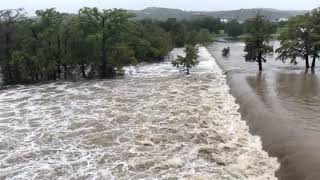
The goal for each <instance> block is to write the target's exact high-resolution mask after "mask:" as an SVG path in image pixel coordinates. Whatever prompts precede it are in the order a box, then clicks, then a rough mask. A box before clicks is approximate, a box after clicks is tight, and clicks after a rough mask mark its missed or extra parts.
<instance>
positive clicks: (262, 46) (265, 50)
mask: <svg viewBox="0 0 320 180" xmlns="http://www.w3.org/2000/svg"><path fill="white" fill-rule="evenodd" d="M246 24H247V30H248V37H247V38H246V40H245V48H244V51H245V52H246V55H245V56H244V57H245V60H246V61H248V62H258V64H259V71H262V62H266V61H267V59H266V56H267V55H268V54H270V53H273V47H272V46H270V45H269V39H270V37H271V34H272V32H273V30H272V28H271V27H272V24H271V23H270V21H268V20H266V19H264V18H263V16H261V15H260V14H259V13H258V14H257V15H256V16H255V17H254V18H252V19H249V20H247V22H246Z"/></svg>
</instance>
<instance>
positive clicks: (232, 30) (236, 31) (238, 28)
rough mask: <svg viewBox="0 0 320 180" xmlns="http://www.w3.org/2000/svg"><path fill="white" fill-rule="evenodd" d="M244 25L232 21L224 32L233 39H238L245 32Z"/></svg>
mask: <svg viewBox="0 0 320 180" xmlns="http://www.w3.org/2000/svg"><path fill="white" fill-rule="evenodd" d="M243 29H244V28H243V25H242V24H240V23H239V22H238V21H237V20H232V21H230V22H228V23H227V24H226V25H225V29H224V31H225V32H226V33H227V34H228V35H229V36H231V37H233V38H236V37H238V36H240V35H241V34H242V33H243V32H244V30H243Z"/></svg>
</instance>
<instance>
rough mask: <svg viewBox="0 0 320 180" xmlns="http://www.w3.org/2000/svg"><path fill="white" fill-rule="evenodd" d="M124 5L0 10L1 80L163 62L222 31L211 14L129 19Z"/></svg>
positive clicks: (96, 73)
mask: <svg viewBox="0 0 320 180" xmlns="http://www.w3.org/2000/svg"><path fill="white" fill-rule="evenodd" d="M133 17H134V14H131V13H129V12H127V11H126V10H122V9H104V10H99V9H98V8H87V7H86V8H82V9H80V10H79V11H78V14H67V13H61V12H59V11H57V10H56V9H54V8H51V9H46V10H38V11H36V17H27V14H26V12H25V11H24V10H23V9H11V10H0V70H1V74H2V76H3V77H2V78H3V81H4V83H5V84H18V83H36V82H40V81H52V80H59V79H74V78H77V77H82V78H96V77H100V78H110V77H113V76H115V75H117V74H123V70H122V68H123V67H124V66H125V65H135V64H137V63H139V62H142V61H146V62H153V61H161V60H162V59H163V58H164V57H165V56H166V55H167V54H168V52H169V51H170V50H172V48H174V47H182V46H185V45H186V44H191V45H195V44H198V43H206V42H210V41H211V40H212V39H211V37H212V36H211V34H212V33H215V32H218V31H219V30H220V29H221V22H220V20H219V19H215V18H203V19H200V20H198V21H177V20H176V19H168V20H167V21H164V22H159V21H153V20H148V19H146V20H141V21H133V20H132V18H133Z"/></svg>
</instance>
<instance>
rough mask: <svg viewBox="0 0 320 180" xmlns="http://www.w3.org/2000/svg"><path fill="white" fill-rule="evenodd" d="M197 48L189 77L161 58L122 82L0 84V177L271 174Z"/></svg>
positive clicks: (256, 178) (221, 79)
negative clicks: (5, 86)
mask: <svg viewBox="0 0 320 180" xmlns="http://www.w3.org/2000/svg"><path fill="white" fill-rule="evenodd" d="M199 51H200V52H199V55H200V58H199V60H200V64H199V66H198V67H197V68H194V69H193V70H192V71H191V75H190V76H184V75H181V74H180V73H178V72H177V70H176V69H174V68H173V67H171V64H170V62H169V61H166V62H163V63H159V64H145V65H140V66H138V67H137V68H128V69H127V72H128V73H127V77H126V78H125V79H117V80H96V81H87V82H77V83H68V82H60V83H52V84H47V85H34V86H20V87H17V88H10V89H6V90H1V91H0V104H1V106H0V179H107V180H109V179H110V180H111V179H210V180H212V179H214V180H232V179H251V180H273V179H276V178H275V171H276V170H277V169H278V167H279V164H278V162H277V160H276V159H275V158H271V157H269V156H268V154H267V153H266V152H265V151H263V150H262V147H261V141H260V138H259V137H257V136H252V135H251V134H250V133H249V130H248V126H247V125H246V123H245V121H243V120H241V116H240V114H239V113H238V112H237V109H238V108H239V107H238V105H237V104H236V103H235V99H234V98H233V97H232V96H231V95H230V94H229V87H228V86H227V84H226V77H225V76H224V75H223V74H222V72H221V70H220V68H219V67H218V66H217V64H216V63H215V60H214V59H213V58H212V57H211V55H210V54H209V52H208V51H207V49H206V48H205V47H200V48H199ZM177 54H183V52H182V49H176V50H174V51H173V52H171V54H170V56H169V57H172V58H175V57H176V55H177Z"/></svg>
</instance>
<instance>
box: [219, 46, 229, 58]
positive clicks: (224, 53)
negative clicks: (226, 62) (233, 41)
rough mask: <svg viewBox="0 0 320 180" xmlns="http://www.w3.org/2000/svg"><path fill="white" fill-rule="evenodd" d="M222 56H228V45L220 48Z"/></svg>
mask: <svg viewBox="0 0 320 180" xmlns="http://www.w3.org/2000/svg"><path fill="white" fill-rule="evenodd" d="M221 52H222V56H229V55H230V47H229V46H228V47H225V48H223V49H222V51H221Z"/></svg>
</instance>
